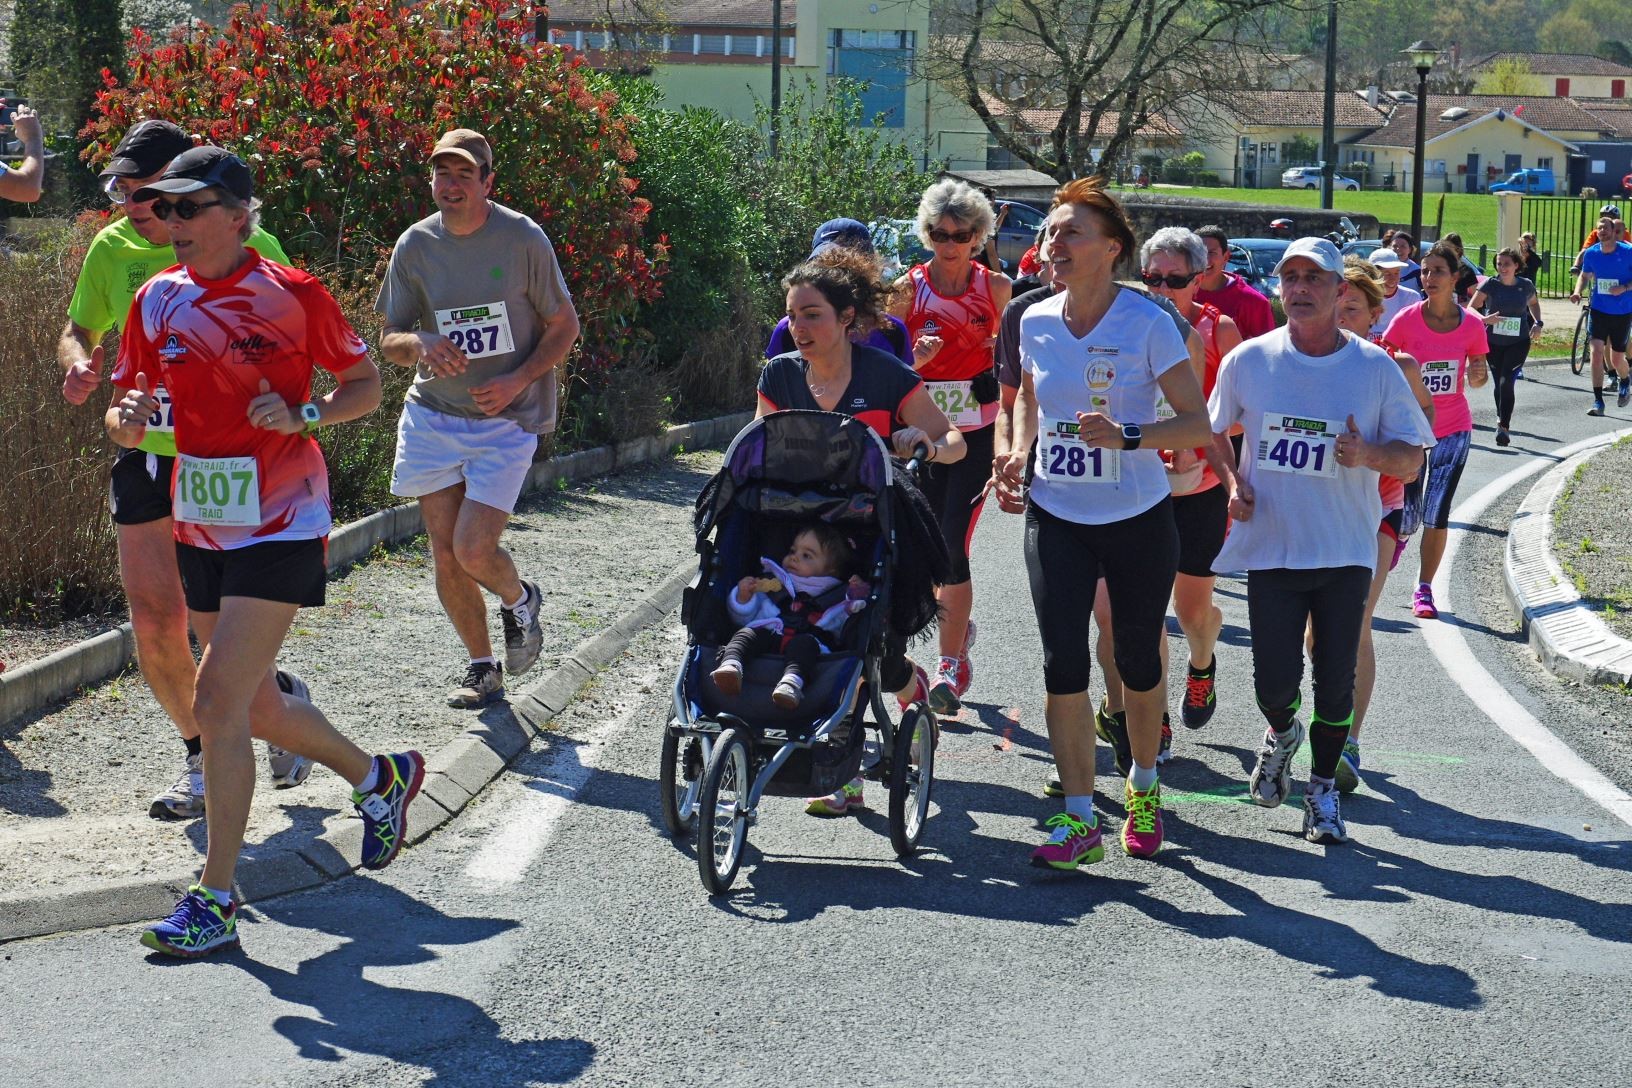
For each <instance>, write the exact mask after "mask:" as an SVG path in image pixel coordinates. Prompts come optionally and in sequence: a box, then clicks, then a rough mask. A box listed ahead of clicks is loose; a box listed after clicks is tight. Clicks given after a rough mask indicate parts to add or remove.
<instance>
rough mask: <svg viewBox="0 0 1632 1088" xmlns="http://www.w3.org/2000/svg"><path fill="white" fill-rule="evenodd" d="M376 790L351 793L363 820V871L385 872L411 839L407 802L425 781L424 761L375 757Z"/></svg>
mask: <svg viewBox="0 0 1632 1088" xmlns="http://www.w3.org/2000/svg"><path fill="white" fill-rule="evenodd" d="M374 770H375V772H376V774H375V782H374V788H373V789H372V790H370V791H369V792H368V793H366V794H363V793H359V792H358V791H356V790H352V791H351V803H352V804H353V805H355V806H357V813H358V815H360V816H361V817H362V818H363V868H365V869H383V868H385V867H386V866H387V865H390V864H391V862H392V861H393V860H394V859H395V858H396V856H397V851H399V850H401V849H402V844H403V843H404V842H405V841H406V840H407V838H408V802H410V801H412V800H413V799H414V795H415V794H416V793H418V792H419V787H420V786H421V785H422V784H423V783H424V781H425V757H423V756H421V755H420V754H419V753H418V752H401V753H399V754H397V755H387V756H375V757H374Z"/></svg>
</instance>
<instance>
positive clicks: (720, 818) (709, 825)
mask: <svg viewBox="0 0 1632 1088" xmlns="http://www.w3.org/2000/svg"><path fill="white" fill-rule="evenodd" d="M751 785H752V780H751V779H750V778H749V768H748V738H747V736H746V735H745V734H744V732H743V731H742V730H741V729H739V728H737V727H736V726H732V727H731V728H729V729H726V730H725V731H723V732H722V733H721V734H720V736H719V739H718V740H716V741H715V742H714V752H713V754H712V755H710V756H709V758H708V768H707V770H705V771H704V772H703V783H702V789H701V791H700V792H699V793H698V796H697V808H696V820H697V871H698V872H699V873H700V874H701V875H702V878H703V887H705V888H707V889H708V894H710V895H724V894H725V893H726V892H728V891H730V890H731V884H732V882H733V881H735V880H736V879H737V869H738V867H739V866H741V865H742V852H743V847H745V846H746V845H747V844H748V812H747V809H746V808H745V807H744V805H745V803H746V801H747V799H748V789H749V787H750V786H751Z"/></svg>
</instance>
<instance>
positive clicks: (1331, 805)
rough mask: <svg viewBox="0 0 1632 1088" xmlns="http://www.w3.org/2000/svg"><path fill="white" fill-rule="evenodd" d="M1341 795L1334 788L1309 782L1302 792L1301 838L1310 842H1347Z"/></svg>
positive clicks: (1322, 783) (1347, 834) (1346, 827)
mask: <svg viewBox="0 0 1632 1088" xmlns="http://www.w3.org/2000/svg"><path fill="white" fill-rule="evenodd" d="M1340 796H1341V795H1340V794H1339V793H1338V789H1337V787H1336V786H1331V785H1327V784H1326V783H1324V782H1311V783H1310V784H1309V788H1308V789H1306V790H1304V791H1303V837H1304V838H1306V839H1308V840H1309V841H1310V842H1319V843H1333V842H1348V841H1349V829H1348V826H1347V825H1346V824H1344V823H1343V806H1342V803H1341V802H1340V801H1339V797H1340Z"/></svg>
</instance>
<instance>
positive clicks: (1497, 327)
mask: <svg viewBox="0 0 1632 1088" xmlns="http://www.w3.org/2000/svg"><path fill="white" fill-rule="evenodd" d="M1519 322H1520V319H1519V318H1517V317H1504V318H1502V319H1501V320H1500V321H1498V322H1496V323H1495V324H1494V325H1492V326H1491V327H1490V331H1491V332H1493V333H1495V334H1496V335H1497V336H1517V335H1519Z"/></svg>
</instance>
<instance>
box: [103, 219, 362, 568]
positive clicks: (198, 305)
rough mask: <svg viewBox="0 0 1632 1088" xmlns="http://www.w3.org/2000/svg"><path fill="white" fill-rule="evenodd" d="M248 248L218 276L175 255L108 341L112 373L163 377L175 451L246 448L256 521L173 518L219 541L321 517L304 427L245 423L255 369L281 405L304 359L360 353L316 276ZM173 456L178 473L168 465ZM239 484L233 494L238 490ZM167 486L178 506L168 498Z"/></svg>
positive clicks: (334, 361) (251, 540) (317, 475)
mask: <svg viewBox="0 0 1632 1088" xmlns="http://www.w3.org/2000/svg"><path fill="white" fill-rule="evenodd" d="M250 254H251V256H252V259H251V260H249V261H247V262H245V264H244V266H243V267H242V268H240V269H238V270H237V271H236V272H234V273H233V274H232V275H230V276H228V277H226V278H225V279H221V280H206V279H203V278H200V277H195V276H194V275H193V274H192V272H190V271H189V270H188V269H187V268H186V267H185V266H183V265H176V266H174V267H172V268H168V269H166V270H165V271H163V272H160V273H159V274H158V275H157V276H154V277H153V278H152V279H151V280H149V281H148V282H147V283H145V284H143V285H142V288H141V290H139V291H138V292H137V293H136V297H135V299H134V301H132V303H131V306H130V316H129V317H128V318H127V319H126V321H125V334H124V338H123V340H122V342H121V343H120V345H119V362H118V364H117V365H116V366H115V367H114V371H113V379H112V380H113V384H114V385H115V386H117V387H119V388H121V389H131V388H134V387H135V385H136V376H137V375H138V374H145V375H146V376H147V380H148V382H149V386H150V387H152V386H157V385H159V384H160V383H163V385H164V387H165V389H167V390H168V391H169V393H170V397H171V400H172V402H173V404H174V412H175V426H176V449H177V452H178V453H179V454H181V455H182V456H183V457H191V458H246V457H253V458H254V459H255V469H256V479H257V481H258V483H259V489H258V490H259V506H260V524H259V525H217V524H208V525H206V524H199V523H193V522H189V521H183V520H181V519H180V518H179V517H178V518H177V520H176V523H175V525H176V540H177V541H179V542H180V543H183V544H191V545H193V546H195V547H200V548H212V549H217V550H225V549H230V548H242V547H246V546H248V545H251V544H261V543H265V542H266V541H270V540H311V539H315V538H319V537H325V536H327V535H328V533H329V529H330V527H331V525H332V518H331V515H330V507H329V475H328V470H327V468H326V467H325V466H324V463H323V452H322V450H321V449H319V448H318V445H317V442H316V440H314V439H312V438H310V437H308V436H306V435H299V434H295V435H285V434H278V433H277V432H275V431H268V430H263V429H262V428H259V427H254V426H251V424H250V422H249V402H250V401H252V400H254V399H255V398H256V397H258V396H260V395H261V388H260V386H261V381H262V379H265V380H266V381H267V382H268V383H269V384H270V385H271V387H272V392H274V393H277V394H278V395H280V396H281V397H283V399H284V401H285V402H287V403H288V404H289V405H290V406H291V408H298V406H299V405H301V404H304V403H305V402H306V401H308V400H310V399H311V394H312V371H313V369H314V368H315V367H322V368H323V369H325V370H328V371H332V372H339V371H343V370H348V369H350V368H351V367H353V366H356V365H357V364H358V363H360V362H362V361H363V360H365V359H367V357H368V349H367V347H366V346H365V345H364V344H363V342H362V340H361V339H360V338H359V337H358V336H357V334H356V333H355V332H353V331H352V328H351V326H350V325H349V324H348V323H347V322H346V319H345V317H344V316H342V314H341V313H340V307H339V306H338V305H336V304H335V301H334V299H333V298H331V297H330V295H329V293H328V292H327V291H326V290H324V289H323V285H322V284H321V283H319V282H318V281H317V280H316V279H314V278H313V277H311V276H309V275H307V274H306V273H304V272H301V271H298V270H296V269H293V268H287V267H285V266H284V265H280V264H274V263H273V262H271V261H268V260H265V259H264V258H262V257H261V256H260V254H258V253H255V251H254V250H253V249H252V250H250ZM179 468H180V466H179V464H178V474H179ZM240 494H241V493H240ZM180 501H181V500H180V497H179V496H178V512H179V508H180V505H179V504H180Z"/></svg>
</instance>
